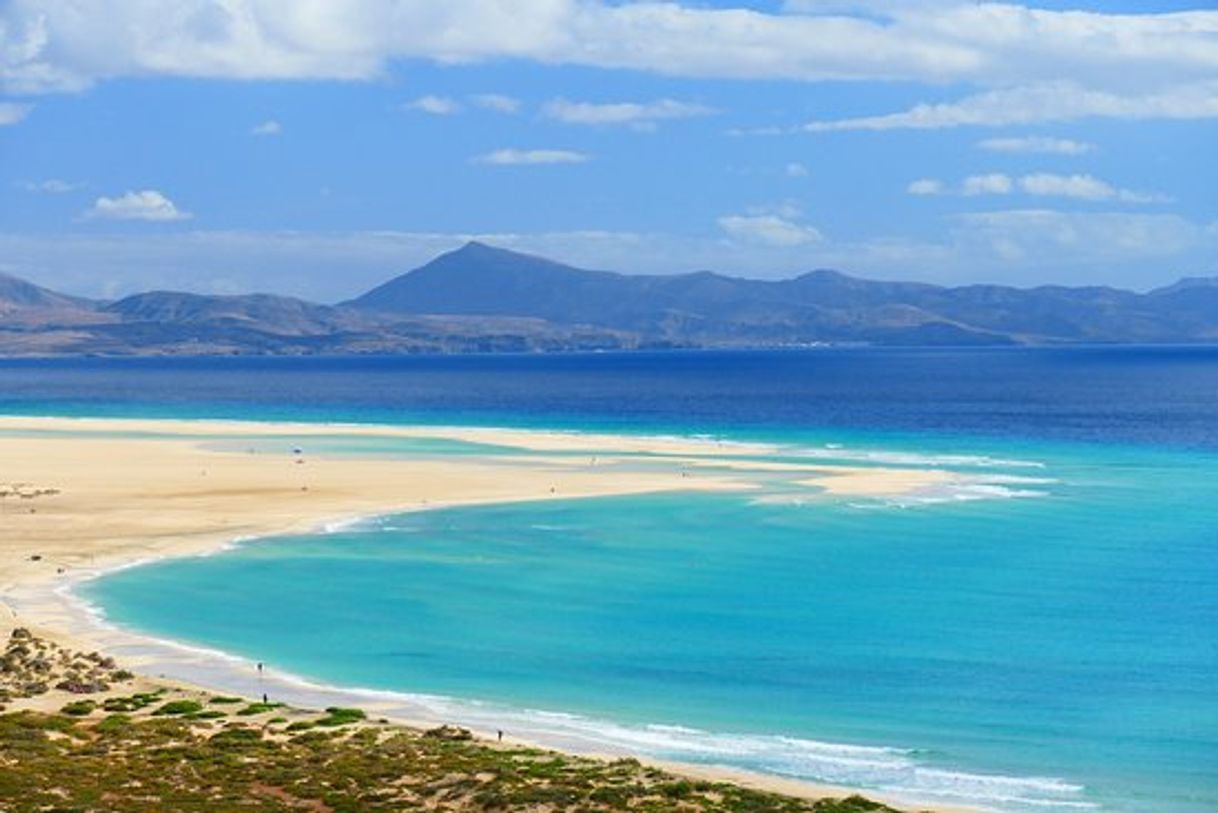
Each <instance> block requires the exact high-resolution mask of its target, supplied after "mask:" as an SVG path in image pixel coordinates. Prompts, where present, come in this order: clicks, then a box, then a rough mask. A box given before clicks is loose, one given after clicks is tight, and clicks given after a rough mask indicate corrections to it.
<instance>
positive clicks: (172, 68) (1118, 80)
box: [0, 0, 1218, 129]
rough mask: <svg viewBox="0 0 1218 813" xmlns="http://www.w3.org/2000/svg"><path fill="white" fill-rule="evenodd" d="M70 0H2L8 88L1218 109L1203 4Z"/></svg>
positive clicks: (948, 110)
mask: <svg viewBox="0 0 1218 813" xmlns="http://www.w3.org/2000/svg"><path fill="white" fill-rule="evenodd" d="M82 8H87V6H80V5H77V4H72V3H47V2H45V0H10V1H9V2H8V3H6V4H5V5H4V6H3V9H2V10H0V83H2V85H3V87H4V88H6V89H7V90H8V91H9V92H19V93H36V92H46V91H64V90H79V89H82V88H85V87H88V86H89V85H90V84H92V83H94V82H97V81H101V80H105V79H111V78H119V77H130V76H154V75H161V76H189V77H206V78H229V79H375V78H378V77H380V76H382V75H383V74H384V73H385V71H386V68H387V66H388V65H389V64H390V63H391V62H392V61H393V60H396V59H420V58H421V59H430V60H433V61H437V62H441V63H446V64H451V63H466V62H474V61H485V60H490V59H499V58H513V59H526V60H533V61H536V62H540V63H543V64H548V65H555V64H566V65H578V66H589V67H597V68H607V69H628V70H636V71H646V72H651V73H656V74H664V75H673V76H682V77H699V78H734V79H784V80H800V81H824V80H870V81H885V80H899V81H920V82H927V83H963V84H970V85H973V86H975V87H978V88H983V89H985V92H983V93H980V94H975V95H972V96H968V97H966V98H964V99H961V100H958V101H957V102H948V103H944V104H936V105H920V106H918V107H916V108H913V109H911V110H909V111H904V112H900V113H894V114H891V115H881V116H876V117H871V118H862V119H851V120H846V121H842V122H817V123H814V124H813V125H811V129H846V128H872V129H881V128H888V127H943V126H961V125H963V124H991V125H995V124H1015V123H1026V122H1029V121H1047V120H1067V119H1071V118H1079V117H1082V116H1110V117H1121V118H1152V117H1154V118H1199V117H1212V116H1216V115H1218V97H1216V94H1215V92H1214V75H1215V71H1216V70H1218V12H1215V11H1211V10H1202V11H1191V12H1177V13H1146V14H1109V13H1103V12H1098V11H1053V10H1047V9H1036V8H1031V7H1028V6H1025V5H1021V4H1017V3H1013V2H1011V3H993V2H992V3H972V2H964V1H963V0H946V1H944V2H930V3H895V2H876V1H875V0H872V1H871V2H864V3H828V4H826V3H824V2H817V1H816V0H805V2H789V3H788V4H787V5H786V7H785V8H784V9H782V10H780V11H779V12H772V11H766V10H761V9H750V8H719V7H715V6H712V5H707V4H698V3H693V2H689V1H688V0H687V2H685V3H680V2H665V3H660V2H637V3H635V2H632V3H620V2H612V1H611V0H416V1H415V2H411V3H400V2H395V1H394V0H329V2H325V3H318V2H314V3H283V2H278V0H223V2H221V0H111V2H108V3H106V4H105V7H104V10H103V9H102V8H101V7H100V6H99V7H97V9H98V10H97V11H96V12H95V13H89V12H87V11H82ZM801 11H802V12H807V13H796V12H801ZM10 115H11V114H10Z"/></svg>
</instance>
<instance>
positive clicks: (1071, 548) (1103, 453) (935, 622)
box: [78, 429, 1218, 813]
mask: <svg viewBox="0 0 1218 813" xmlns="http://www.w3.org/2000/svg"><path fill="white" fill-rule="evenodd" d="M726 437H728V438H729V439H732V438H736V437H739V438H740V439H749V440H759V439H761V440H766V441H769V442H772V443H773V444H774V449H773V452H772V454H771V455H770V456H769V457H768V458H767V459H774V460H787V461H790V460H801V461H805V462H807V461H809V460H814V461H821V460H823V461H827V462H833V461H838V462H844V463H856V464H863V465H878V464H884V465H898V466H910V467H937V466H947V467H949V468H952V469H953V470H956V471H962V472H968V473H970V474H972V475H974V476H976V478H977V479H976V480H974V481H973V482H972V483H970V484H968V485H966V486H963V487H957V488H953V489H949V490H942V491H931V492H928V493H923V494H920V495H918V496H917V497H916V498H903V499H900V500H880V499H860V498H833V497H828V496H824V495H817V494H815V493H814V492H811V491H809V490H808V489H806V488H804V487H800V486H797V485H795V484H794V483H792V482H789V481H788V480H787V479H785V478H784V476H782V475H780V474H771V475H766V476H765V477H763V478H762V482H761V487H760V488H759V489H758V490H756V491H750V492H739V493H728V494H724V493H713V494H712V493H663V494H654V495H647V496H632V497H612V498H599V499H585V500H568V501H562V500H560V501H546V502H535V503H519V504H509V505H490V506H474V507H464V508H448V509H437V510H431V511H421V512H415V513H406V514H397V515H392V516H383V517H375V518H368V519H366V520H363V521H360V522H357V523H354V524H351V525H348V526H343V527H337V528H330V529H327V530H325V531H324V532H320V533H317V534H311V535H301V536H289V537H279V538H276V539H274V540H263V541H258V542H256V543H254V542H250V543H246V544H241V545H239V546H236V547H235V548H233V549H232V550H229V551H227V552H224V553H222V554H219V555H215V556H210V557H204V558H194V559H185V560H174V561H162V562H157V563H153V564H149V565H146V566H142V567H138V568H133V569H128V570H124V571H121V572H118V573H114V574H110V575H108V576H107V577H105V578H102V579H99V580H96V581H93V582H89V583H86V584H84V585H82V586H81V587H80V588H78V592H79V593H80V595H81V596H82V597H84V598H86V599H87V600H89V601H90V602H92V603H94V604H95V605H97V606H98V607H100V608H102V609H103V610H104V613H105V615H106V617H107V618H108V620H109V621H111V622H113V623H115V624H117V625H119V626H122V627H126V628H131V629H134V630H139V631H143V632H146V633H150V634H152V635H156V636H159V637H164V638H170V639H175V640H179V641H184V642H188V643H191V644H195V645H200V646H204V647H210V648H215V649H220V650H223V651H226V652H230V653H233V654H236V655H239V656H242V657H244V658H248V659H250V660H257V661H261V662H265V663H266V664H267V665H268V669H269V670H270V671H271V672H272V673H285V674H292V675H298V676H303V677H306V678H308V679H310V680H314V681H317V682H322V683H326V684H331V685H334V686H341V687H349V688H352V689H356V688H358V689H367V690H381V691H388V692H398V693H403V694H404V695H414V694H423V695H430V696H440V697H446V698H451V700H450V701H448V703H449V705H448V706H446V708H448V709H449V710H450V712H451V713H452V714H453V715H455V716H456V717H458V718H463V716H464V719H468V720H469V721H471V722H473V723H476V724H480V725H482V726H484V727H490V728H503V729H507V730H508V731H509V733H511V734H514V735H517V736H521V737H530V736H536V737H538V738H541V739H543V740H545V739H546V737H547V736H549V737H550V738H551V739H554V737H558V738H559V739H560V740H562V738H563V737H565V738H566V739H567V740H575V741H578V742H580V743H581V744H583V745H585V746H587V747H591V748H598V749H603V750H610V751H620V750H625V751H631V752H637V753H643V754H648V755H653V756H656V757H662V758H670V759H678V760H683V761H689V762H705V763H713V764H726V765H731V766H735V767H740V768H746V769H751V770H756V771H762V772H767V773H773V774H779V775H784V776H792V777H798V778H803V779H808V780H814V781H819V782H831V783H839V784H845V785H851V786H858V787H863V788H867V789H873V790H876V791H883V792H887V793H889V794H893V795H895V796H896V797H898V798H904V799H910V800H915V801H920V802H924V803H934V802H944V803H954V804H971V805H977V806H979V807H982V808H985V809H992V810H999V811H1034V810H1036V811H1040V810H1047V811H1065V810H1088V809H1095V810H1109V811H1129V812H1130V813H1132V812H1133V811H1162V812H1163V813H1201V811H1213V810H1218V457H1215V456H1214V455H1213V454H1211V453H1208V452H1204V451H1193V450H1186V449H1171V448H1156V447H1152V446H1146V445H1140V446H1139V445H1133V444H1125V445H1121V444H1104V445H1100V444H1087V443H1074V442H1060V441H1048V440H1030V439H1019V440H1013V439H996V438H979V437H974V438H961V437H957V436H949V435H944V434H935V433H933V432H921V433H916V434H913V433H906V434H896V433H880V432H875V433H869V432H865V431H859V430H833V431H816V432H807V431H803V432H779V431H776V430H773V429H770V430H761V429H753V430H748V431H740V432H738V433H736V434H735V435H732V434H730V433H729V434H728V435H727V436H726ZM243 442H245V441H243ZM250 442H252V443H256V444H264V445H267V446H274V444H277V443H278V444H282V443H283V441H282V440H281V439H274V438H266V439H261V440H259V439H255V440H253V441H250ZM310 445H311V452H315V453H329V454H344V455H377V456H396V455H410V456H415V457H417V456H420V455H430V456H446V455H468V454H479V455H482V456H486V457H489V458H490V459H494V457H495V456H496V455H497V454H501V453H503V452H504V451H505V450H503V449H498V448H495V447H492V446H476V445H467V444H462V443H458V442H453V441H426V442H417V441H384V442H382V441H375V442H373V441H369V440H368V439H363V438H361V439H358V440H350V439H343V438H341V437H338V436H335V437H334V438H331V439H323V440H311V441H310ZM512 453H513V454H515V453H516V452H512ZM619 465H622V466H624V467H631V466H637V467H655V466H665V465H671V464H669V463H665V462H664V461H662V460H661V461H655V460H643V459H640V460H637V461H628V462H626V463H623V464H619Z"/></svg>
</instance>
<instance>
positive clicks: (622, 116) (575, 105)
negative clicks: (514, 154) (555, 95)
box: [542, 99, 716, 125]
mask: <svg viewBox="0 0 1218 813" xmlns="http://www.w3.org/2000/svg"><path fill="white" fill-rule="evenodd" d="M714 112H716V111H715V110H714V109H713V108H710V107H707V106H705V105H701V104H691V103H689V102H678V101H675V100H673V99H660V100H658V101H654V102H613V103H609V104H596V103H593V102H572V101H568V100H567V99H555V100H553V101H551V102H548V103H547V104H546V105H545V107H544V108H542V113H543V114H544V115H545V116H546V117H547V118H551V119H555V120H556V121H561V122H563V123H565V124H593V125H595V124H654V123H656V122H658V121H664V120H668V119H687V118H693V117H695V116H708V115H711V114H712V113H714Z"/></svg>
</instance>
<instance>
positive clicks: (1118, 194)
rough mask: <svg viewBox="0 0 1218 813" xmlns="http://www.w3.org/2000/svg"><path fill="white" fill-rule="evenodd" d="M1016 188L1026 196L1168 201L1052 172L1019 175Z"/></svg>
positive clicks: (1080, 176)
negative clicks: (1026, 194) (1020, 176)
mask: <svg viewBox="0 0 1218 813" xmlns="http://www.w3.org/2000/svg"><path fill="white" fill-rule="evenodd" d="M1019 188H1020V189H1022V190H1023V191H1024V192H1026V193H1028V194H1029V195H1044V196H1056V197H1063V198H1081V199H1083V200H1116V201H1121V202H1123V203H1166V202H1167V201H1168V200H1169V199H1168V198H1166V197H1164V196H1163V195H1154V194H1150V193H1146V192H1135V191H1133V190H1131V189H1120V188H1118V187H1115V186H1113V185H1112V184H1110V183H1108V182H1107V181H1102V180H1100V179H1099V178H1096V177H1095V176H1093V175H1054V174H1052V173H1048V172H1038V173H1035V174H1032V175H1024V176H1023V177H1022V178H1020V179H1019Z"/></svg>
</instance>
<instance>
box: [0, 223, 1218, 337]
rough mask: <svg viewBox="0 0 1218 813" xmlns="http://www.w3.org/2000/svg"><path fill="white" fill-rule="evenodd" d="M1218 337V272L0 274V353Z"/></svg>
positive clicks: (510, 258)
mask: <svg viewBox="0 0 1218 813" xmlns="http://www.w3.org/2000/svg"><path fill="white" fill-rule="evenodd" d="M1214 341H1218V278H1193V279H1185V280H1182V281H1180V282H1178V283H1176V284H1174V285H1171V286H1168V287H1165V288H1159V289H1156V290H1153V291H1150V292H1148V293H1136V292H1133V291H1127V290H1120V289H1116V288H1108V287H1080V288H1072V287H1064V286H1042V287H1038V288H1030V289H1022V288H1012V287H1007V286H999V285H968V286H963V287H956V288H948V287H942V286H938V285H929V284H924V283H916V282H880V281H871V280H864V279H858V278H855V277H850V276H847V275H845V274H841V273H838V272H836V271H829V270H818V271H811V272H809V273H806V274H803V275H801V276H798V277H795V278H793V279H786V280H778V281H763V280H755V279H742V278H736V277H729V276H723V275H720V274H715V273H711V272H706V271H703V272H697V273H689V274H677V275H650V276H648V275H630V274H620V273H613V272H608V271H589V270H585V269H580V268H574V267H572V266H568V265H563V264H561V263H558V262H554V261H551V260H547V259H543V258H540V257H535V256H531V255H527V254H521V253H517V252H513V251H508V250H506V249H502V248H495V247H492V246H488V245H485V244H483V243H477V242H471V243H468V244H466V245H465V246H464V247H462V248H460V249H457V250H455V251H452V252H449V253H446V254H443V255H441V256H439V257H437V258H435V259H434V260H432V261H431V262H429V263H427V264H426V265H424V266H422V267H420V268H417V269H415V270H413V271H409V272H407V273H405V274H402V275H401V276H398V277H396V278H394V279H392V280H390V281H388V282H386V283H385V284H383V285H381V286H379V287H377V288H374V289H373V290H371V291H368V292H367V293H365V294H363V295H362V296H359V297H356V298H355V299H352V300H350V301H348V302H344V303H341V304H339V305H333V306H330V305H319V304H314V303H311V302H306V301H303V300H300V299H294V298H291V297H284V296H275V295H271V294H249V295H239V296H209V295H202V294H192V293H180V292H172V291H152V292H148V293H142V294H136V295H134V296H129V297H126V298H124V299H120V300H117V301H110V302H107V301H98V300H90V299H84V298H80V297H74V296H68V295H66V294H61V293H57V292H55V291H51V290H48V289H46V288H42V287H39V286H37V285H34V284H32V283H29V282H26V281H24V280H21V279H18V278H16V277H12V276H6V275H4V274H0V356H70V355H235V354H267V355H271V354H274V355H307V354H375V353H415V352H444V353H462V352H544V351H578V350H585V351H586V350H624V349H645V348H654V349H659V348H710V347H717V348H727V347H741V348H743V347H784V346H807V345H811V344H870V345H886V346H918V345H924V346H932V345H938V346H947V345H1005V344H1066V343H1202V342H1214Z"/></svg>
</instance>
